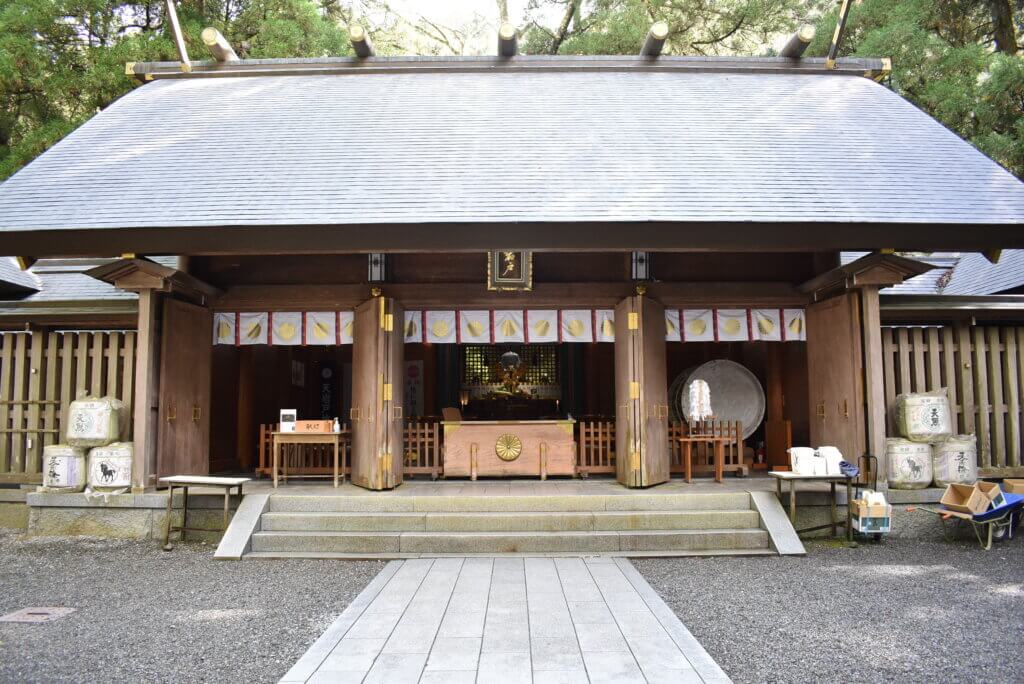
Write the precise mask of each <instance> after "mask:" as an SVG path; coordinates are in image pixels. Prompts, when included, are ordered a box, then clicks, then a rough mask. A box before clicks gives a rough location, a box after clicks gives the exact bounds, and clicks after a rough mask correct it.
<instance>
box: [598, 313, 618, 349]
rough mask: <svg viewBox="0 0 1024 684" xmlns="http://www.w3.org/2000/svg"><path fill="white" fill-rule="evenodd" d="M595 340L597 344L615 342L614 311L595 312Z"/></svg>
mask: <svg viewBox="0 0 1024 684" xmlns="http://www.w3.org/2000/svg"><path fill="white" fill-rule="evenodd" d="M594 340H595V341H597V342H614V341H615V310H614V309H598V310H597V311H595V312H594Z"/></svg>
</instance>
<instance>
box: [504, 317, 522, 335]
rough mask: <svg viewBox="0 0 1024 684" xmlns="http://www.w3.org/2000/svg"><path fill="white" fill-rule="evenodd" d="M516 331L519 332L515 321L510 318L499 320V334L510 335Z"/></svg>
mask: <svg viewBox="0 0 1024 684" xmlns="http://www.w3.org/2000/svg"><path fill="white" fill-rule="evenodd" d="M517 332H519V328H517V327H516V322H515V321H513V320H512V319H511V318H508V319H505V320H504V321H502V322H501V334H502V335H503V336H505V337H512V336H513V335H515V334H516V333H517Z"/></svg>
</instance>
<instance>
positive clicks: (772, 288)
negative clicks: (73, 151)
mask: <svg viewBox="0 0 1024 684" xmlns="http://www.w3.org/2000/svg"><path fill="white" fill-rule="evenodd" d="M480 285H481V286H480V287H479V288H477V287H472V286H467V284H466V283H415V284H398V283H396V284H385V285H382V286H381V287H382V289H383V290H384V293H385V294H386V295H388V296H389V297H394V298H395V299H397V300H398V301H400V302H401V303H402V305H403V306H404V307H405V308H406V309H425V308H436V309H453V308H467V309H468V308H481V309H487V308H494V309H517V308H518V309H525V308H544V307H547V308H552V307H558V306H569V305H572V306H579V307H594V308H605V309H610V308H614V306H615V304H617V303H618V302H619V301H621V300H622V299H624V298H625V297H627V296H629V295H630V294H631V293H632V292H634V291H635V284H634V283H631V282H620V283H594V282H587V283H534V288H533V290H532V291H530V292H490V291H488V290H485V289H484V288H483V284H482V283H481V284H480ZM368 293H369V285H240V286H237V287H232V288H229V289H227V290H226V291H225V293H224V294H223V295H222V296H221V297H220V298H219V299H218V300H217V301H216V302H215V304H214V308H215V309H216V310H218V311H268V310H277V311H302V310H306V311H318V310H323V309H322V307H326V309H327V310H330V309H350V308H354V307H355V306H356V305H357V304H359V303H361V302H363V301H365V300H366V298H367V295H368ZM647 296H648V297H650V298H652V299H655V300H657V301H659V302H661V303H662V304H664V305H665V306H666V307H668V308H676V309H682V308H686V307H696V306H701V307H705V308H706V307H709V306H714V307H719V308H728V307H737V308H742V307H748V306H749V307H759V306H760V307H764V308H779V307H788V306H792V307H798V306H803V305H805V304H806V303H807V301H808V299H807V296H806V295H803V294H801V293H799V292H797V291H796V289H795V288H794V287H793V286H792V285H791V284H789V283H783V282H749V283H744V282H707V283H700V282H690V283H649V284H648V287H647ZM318 307H321V308H318Z"/></svg>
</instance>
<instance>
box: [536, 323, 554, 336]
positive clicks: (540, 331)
mask: <svg viewBox="0 0 1024 684" xmlns="http://www.w3.org/2000/svg"><path fill="white" fill-rule="evenodd" d="M549 330H551V322H550V321H537V322H536V323H534V324H533V334H534V335H536V336H537V337H544V336H546V335H547V334H548V331H549Z"/></svg>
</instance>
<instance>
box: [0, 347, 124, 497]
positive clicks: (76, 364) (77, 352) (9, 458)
mask: <svg viewBox="0 0 1024 684" xmlns="http://www.w3.org/2000/svg"><path fill="white" fill-rule="evenodd" d="M134 383H135V332H134V331H126V332H101V331H96V332H93V331H68V332H33V333H15V332H5V333H0V482H19V483H32V482H41V481H42V454H43V447H44V446H46V445H48V444H57V443H59V442H61V441H63V435H64V420H65V416H67V410H68V404H70V403H71V401H72V400H73V399H76V398H77V397H79V396H80V395H83V394H88V395H90V396H95V397H102V396H112V397H117V398H118V399H120V400H121V401H123V402H124V403H125V405H126V406H127V408H128V415H129V420H130V416H131V406H132V398H133V390H134Z"/></svg>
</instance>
